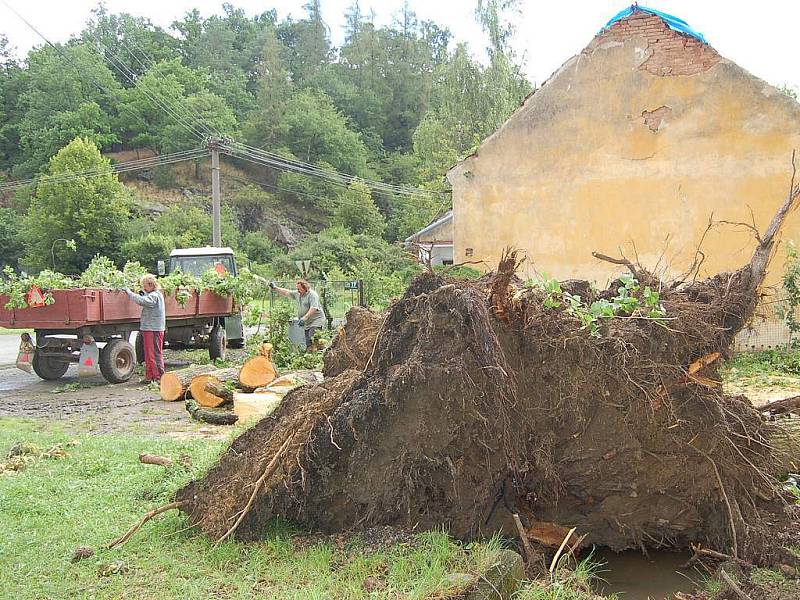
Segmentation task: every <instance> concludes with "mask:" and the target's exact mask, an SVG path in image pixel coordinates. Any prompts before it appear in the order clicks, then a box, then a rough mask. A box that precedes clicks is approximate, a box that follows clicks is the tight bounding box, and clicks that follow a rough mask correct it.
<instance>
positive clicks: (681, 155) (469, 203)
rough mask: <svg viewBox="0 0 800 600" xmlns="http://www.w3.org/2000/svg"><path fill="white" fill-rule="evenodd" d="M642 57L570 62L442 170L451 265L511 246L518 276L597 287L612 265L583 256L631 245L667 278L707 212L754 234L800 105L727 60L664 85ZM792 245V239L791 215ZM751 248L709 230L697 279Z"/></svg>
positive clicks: (749, 240)
mask: <svg viewBox="0 0 800 600" xmlns="http://www.w3.org/2000/svg"><path fill="white" fill-rule="evenodd" d="M647 56H648V53H647V43H646V42H645V41H644V40H642V39H638V38H629V39H628V40H626V41H625V42H624V43H620V42H611V43H606V44H600V45H599V46H598V47H596V48H594V49H593V50H591V51H590V50H587V51H586V52H585V53H582V54H580V55H578V56H576V57H574V58H573V59H571V60H570V61H569V62H567V63H566V64H565V65H564V66H563V67H562V69H561V70H560V71H559V72H558V73H557V74H555V75H554V76H553V77H552V78H551V79H550V80H549V81H548V82H547V83H546V84H545V85H544V86H543V87H542V88H541V89H540V90H539V91H537V92H536V93H535V94H534V95H533V96H531V97H530V98H528V100H527V101H526V103H525V104H524V105H523V106H522V107H521V108H520V109H519V110H518V111H517V112H516V113H515V114H514V115H513V116H512V118H511V119H509V121H508V122H506V124H505V125H504V126H503V127H502V128H501V129H500V130H499V131H498V132H496V133H495V134H494V135H493V136H491V137H490V138H488V139H487V140H486V141H485V142H484V143H483V144H482V146H481V147H480V148H479V150H478V152H477V154H476V155H474V156H472V157H469V158H467V159H466V160H464V161H463V162H461V163H459V164H458V165H456V166H455V167H454V168H453V169H451V171H450V173H449V174H448V178H449V180H450V182H451V184H452V186H453V209H454V214H455V218H454V232H453V235H454V246H455V248H454V250H455V257H454V258H455V262H456V263H458V262H462V261H466V260H476V259H479V260H484V261H485V264H484V268H485V269H492V268H494V267H495V266H496V264H497V260H498V257H499V255H500V253H501V251H502V249H503V248H504V247H505V246H512V247H516V248H522V249H524V250H526V251H527V254H528V258H529V260H528V263H527V266H526V267H525V269H526V273H524V275H527V276H531V275H533V274H534V272H536V271H538V272H540V273H542V272H545V273H547V274H549V275H550V276H554V277H557V278H559V279H568V278H581V279H589V280H594V281H596V282H597V283H598V284H604V283H606V281H607V280H608V279H609V277H611V276H613V275H614V274H615V273H619V269H618V268H615V267H613V266H612V265H609V264H607V263H602V262H600V261H598V260H596V259H594V258H592V256H591V253H592V251H598V252H602V253H605V254H610V255H618V254H619V252H620V249H622V251H623V252H624V253H625V254H626V256H628V257H630V258H634V246H635V254H637V255H638V258H639V261H640V262H641V263H642V264H643V265H645V266H647V267H650V268H654V267H655V266H656V265H658V267H659V269H660V270H661V269H663V270H664V275H666V276H667V277H669V276H674V275H677V274H679V273H681V272H683V271H684V270H685V269H686V268H687V267H688V265H690V264H691V263H692V260H693V259H694V256H695V249H696V248H697V245H698V243H699V240H700V237H701V235H702V233H703V231H704V230H705V229H706V225H707V224H708V221H709V218H710V217H711V215H712V214H713V216H714V219H715V220H727V221H745V222H750V221H751V213H750V208H752V214H753V216H754V218H755V223H756V225H757V226H758V227H759V229H761V230H762V231H763V229H764V228H765V227H766V225H767V223H768V222H769V219H770V218H771V217H772V215H773V214H774V212H775V210H776V208H777V207H778V206H779V205H780V203H781V202H782V201H783V200H784V198H785V197H786V194H787V192H788V188H789V180H790V176H791V161H790V158H791V153H792V149H793V148H798V149H799V150H800V105H798V104H797V102H795V101H794V100H792V99H791V98H789V97H788V96H786V95H785V94H782V93H781V92H779V91H778V90H776V89H775V88H773V87H771V86H769V85H767V84H766V83H765V82H764V81H762V80H760V79H757V78H756V77H754V76H752V75H750V74H749V73H747V72H746V71H744V70H743V69H741V68H740V67H738V66H736V65H735V64H733V63H731V62H729V61H726V60H722V61H720V62H719V63H718V64H716V65H715V66H713V67H711V69H710V70H708V71H705V72H703V73H699V74H696V75H690V76H672V77H659V76H656V75H652V74H650V73H648V72H646V71H644V70H641V69H639V65H640V64H641V63H642V62H644V61H645V60H646V59H647ZM661 106H667V107H669V108H670V109H671V112H670V113H669V114H668V115H667V116H666V118H665V120H664V122H663V124H662V127H661V128H660V129H659V131H657V132H653V131H651V130H650V129H649V127H648V126H647V125H646V124H645V122H644V119H643V118H642V112H643V111H653V110H655V109H658V108H659V107H661ZM799 161H800V159H799ZM789 239H793V240H796V241H797V242H798V243H800V219H798V217H797V215H795V216H793V217H790V219H789V222H788V223H787V227H786V229H785V230H784V233H783V240H789ZM753 247H754V239H753V237H752V234H751V233H750V232H749V231H747V230H746V229H745V228H744V227H736V226H731V225H727V226H718V227H716V228H715V229H713V230H712V231H711V232H710V233H709V234H708V235H707V237H706V240H705V242H704V244H703V247H702V250H703V252H704V253H705V255H706V259H705V262H704V263H703V267H702V269H701V276H702V275H708V274H714V273H717V272H719V271H722V270H730V269H734V268H736V267H738V266H740V265H741V264H743V263H745V262H747V261H748V260H749V257H750V253H751V252H752V249H753ZM468 248H472V249H473V251H472V256H467V253H466V250H467V249H468ZM784 256H785V253H784V252H783V250H779V252H778V255H777V257H776V259H775V260H773V264H772V268H771V272H770V275H769V276H768V281H767V283H768V284H774V283H776V282H778V281H779V279H780V271H781V265H782V263H783V257H784Z"/></svg>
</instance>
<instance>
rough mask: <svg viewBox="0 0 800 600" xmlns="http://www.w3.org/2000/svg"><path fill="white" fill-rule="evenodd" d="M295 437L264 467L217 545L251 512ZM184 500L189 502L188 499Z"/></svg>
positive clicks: (288, 438)
mask: <svg viewBox="0 0 800 600" xmlns="http://www.w3.org/2000/svg"><path fill="white" fill-rule="evenodd" d="M293 437H294V436H289V437H287V438H286V441H285V442H283V445H282V446H281V447H280V450H278V451H277V452H276V453H275V456H273V457H272V460H271V461H269V464H267V467H266V468H265V469H264V472H263V473H262V474H261V477H259V478H258V480H257V481H256V482H255V484H253V492H252V493H251V494H250V498H249V499H248V501H247V504H246V505H245V507H244V508H243V509H242V511H241V512H240V513H239V517H238V518H237V519H236V522H235V523H234V524H233V525H232V526H231V528H230V529H228V531H226V532H225V533H224V534H223V535H222V537H221V538H219V539H218V540H217V545H219V544H221V543H222V542H223V541H224V540H225V538H227V537H229V536H231V535H233V533H234V532H235V531H236V529H237V528H238V527H239V525H240V524H241V522H242V521H244V518H245V517H246V516H247V513H249V512H250V509H251V508H252V506H253V502H254V501H255V499H256V496H257V495H258V491H259V490H260V489H261V486H262V485H263V484H264V481H266V479H267V478H268V477H270V476H271V475H272V474H273V473H274V472H275V470H276V469H277V468H278V461H279V460H280V458H281V456H283V453H284V452H286V448H288V447H289V442H291V441H292V438H293ZM184 502H186V503H188V501H184ZM178 504H180V503H178Z"/></svg>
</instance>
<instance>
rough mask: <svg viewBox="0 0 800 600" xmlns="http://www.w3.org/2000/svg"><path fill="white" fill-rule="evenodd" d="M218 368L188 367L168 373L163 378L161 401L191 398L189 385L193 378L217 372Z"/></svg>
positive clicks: (205, 366) (206, 366) (204, 366)
mask: <svg viewBox="0 0 800 600" xmlns="http://www.w3.org/2000/svg"><path fill="white" fill-rule="evenodd" d="M217 370H218V369H217V368H216V367H210V366H208V365H203V366H199V367H188V368H186V369H181V370H179V371H167V372H166V373H164V374H163V375H162V376H161V385H160V390H161V399H162V400H164V401H166V402H175V401H176V400H185V399H187V398H190V397H191V395H187V394H190V392H189V385H190V384H191V383H192V378H193V377H195V376H197V375H201V374H203V373H210V372H212V371H217Z"/></svg>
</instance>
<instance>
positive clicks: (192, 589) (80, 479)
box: [0, 418, 592, 600]
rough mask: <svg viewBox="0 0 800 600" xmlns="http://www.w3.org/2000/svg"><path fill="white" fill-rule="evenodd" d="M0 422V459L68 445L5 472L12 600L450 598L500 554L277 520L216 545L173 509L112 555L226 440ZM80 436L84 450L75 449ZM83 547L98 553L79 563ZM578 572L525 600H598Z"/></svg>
mask: <svg viewBox="0 0 800 600" xmlns="http://www.w3.org/2000/svg"><path fill="white" fill-rule="evenodd" d="M0 424H1V425H2V426H0V463H3V461H4V460H6V459H5V457H6V455H7V454H8V451H9V449H10V448H11V447H12V446H13V445H14V444H15V443H16V442H26V443H29V444H34V445H35V446H37V447H38V448H40V449H43V450H44V449H47V448H50V447H52V446H53V445H55V444H63V445H64V449H65V450H66V452H67V455H66V456H63V457H49V458H48V457H44V456H39V457H35V458H34V457H33V456H34V455H32V456H31V458H30V459H29V460H30V463H29V464H28V466H27V467H26V468H24V469H23V470H21V471H18V472H8V471H7V472H6V473H5V474H3V473H2V465H1V464H0V523H2V534H0V590H2V592H1V593H0V595H1V596H2V597H5V598H14V599H16V600H25V599H34V598H35V599H39V598H70V599H76V598H123V597H124V598H137V599H139V598H153V599H155V598H158V599H168V598H180V599H186V598H203V599H205V598H256V597H262V598H263V597H268V598H336V599H339V598H365V597H369V598H429V599H432V598H447V597H450V596H451V593H452V592H457V591H458V590H457V589H452V590H451V592H450V593H449V592H448V591H447V590H448V588H452V581H453V578H452V577H451V574H452V573H464V574H467V575H469V576H470V577H471V578H472V580H473V581H475V580H477V578H478V576H479V574H480V573H482V572H484V571H485V570H486V569H487V568H488V567H489V566H490V565H491V564H492V563H493V561H494V559H495V557H496V553H497V551H498V549H499V548H500V546H501V543H500V541H499V540H498V539H493V540H490V541H487V542H484V543H474V544H470V545H466V546H465V545H461V544H458V543H456V542H454V541H453V540H451V539H450V538H449V537H448V536H447V535H446V534H444V533H441V532H439V533H436V532H434V533H421V534H418V535H415V536H414V537H413V538H411V539H412V543H410V544H406V545H402V544H401V545H398V546H394V547H391V548H389V549H386V550H382V551H377V552H374V553H371V554H369V553H365V552H364V551H363V545H362V542H360V541H359V539H358V538H350V539H349V540H347V541H346V543H345V544H344V545H341V544H340V545H339V546H337V545H336V544H334V543H332V542H330V543H311V544H308V543H306V544H299V543H297V542H298V541H299V540H301V539H302V538H300V537H298V536H297V533H296V532H293V531H292V530H291V529H290V527H289V526H287V525H286V524H281V523H275V524H273V525H272V526H271V527H270V530H269V532H268V536H267V539H266V541H264V542H260V543H248V544H244V543H239V542H226V543H223V544H222V545H221V546H220V547H216V548H215V547H214V545H213V544H212V543H211V542H210V541H209V540H208V539H206V538H205V537H203V536H201V535H197V534H194V533H193V532H192V531H191V530H186V529H185V524H184V520H183V518H182V516H181V515H180V514H179V513H177V512H174V511H173V512H172V513H167V514H165V515H163V516H161V517H160V518H157V519H156V520H153V521H150V522H149V523H147V524H146V525H145V526H144V527H143V528H142V529H141V530H140V531H139V532H138V533H137V534H136V535H135V536H134V537H133V538H132V539H131V540H130V541H129V542H128V543H127V544H126V545H125V546H122V547H121V548H117V549H115V550H105V549H103V546H104V545H105V544H106V543H108V542H109V541H110V540H112V539H113V538H115V537H117V536H118V535H120V534H122V533H123V532H124V531H125V530H127V528H128V527H129V526H131V525H132V524H133V523H135V522H136V521H137V520H138V519H139V518H140V517H141V516H143V515H144V513H146V512H147V511H149V510H151V509H153V508H154V507H156V506H159V505H161V504H164V503H166V502H169V501H170V500H171V498H172V494H173V493H174V491H175V490H176V489H177V488H178V487H179V486H181V485H182V484H183V483H185V482H186V481H188V480H189V479H190V478H192V477H194V476H197V475H199V474H201V473H202V472H203V471H204V470H205V469H207V468H208V467H209V465H210V464H211V463H212V461H213V460H214V459H215V457H216V456H217V455H218V454H219V452H221V451H222V449H223V448H224V446H225V443H224V442H217V441H207V440H191V441H172V440H168V439H153V438H144V437H142V438H139V437H134V436H120V435H79V436H77V437H75V436H73V435H68V434H67V433H64V432H62V431H60V430H58V429H56V428H54V427H53V426H51V425H50V424H47V423H46V422H43V421H29V420H22V419H10V418H7V419H2V420H0ZM72 440H75V441H77V442H78V443H77V444H75V445H68V444H69V442H71V441H72ZM140 452H148V453H151V454H160V455H164V456H169V457H171V458H173V460H176V459H178V457H179V456H180V455H187V456H188V457H190V460H191V466H190V467H189V468H187V467H184V466H178V465H176V466H173V467H170V468H167V469H165V468H162V467H159V466H153V465H141V464H140V463H139V462H138V455H139V453H140ZM34 454H35V453H34ZM80 546H89V547H91V548H93V549H95V554H94V555H93V556H91V557H89V558H86V559H84V560H81V561H79V562H75V563H72V562H71V560H70V559H71V556H72V553H73V551H74V550H75V549H76V548H78V547H80ZM577 574H578V576H577V577H576V576H575V575H574V574H573V573H572V572H569V571H566V570H565V571H564V574H563V577H564V579H565V580H564V581H562V582H560V583H558V582H557V583H558V585H556V586H552V585H544V584H538V583H529V584H528V585H527V586H526V588H525V589H524V590H522V591H521V592H519V595H518V596H517V597H518V598H519V599H521V600H524V599H526V598H527V599H536V600H547V599H555V598H560V599H563V600H580V599H582V598H587V599H588V598H591V597H592V595H591V594H589V593H588V591H587V592H586V593H584V592H583V591H578V590H581V589H582V590H588V578H589V567H588V566H587V565H581V567H580V568H578V569H577ZM567 578H568V579H569V585H565V583H566V579H567ZM467 579H469V577H468V578H467ZM462 584H463V579H462ZM565 589H567V590H569V594H567V593H565ZM572 590H575V591H572Z"/></svg>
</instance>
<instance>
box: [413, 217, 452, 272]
mask: <svg viewBox="0 0 800 600" xmlns="http://www.w3.org/2000/svg"><path fill="white" fill-rule="evenodd" d="M415 243H417V244H419V249H418V258H419V260H420V262H423V263H427V262H428V258H429V255H430V262H431V264H432V265H442V264H452V263H453V219H448V220H446V221H445V222H443V223H441V224H440V225H438V226H437V227H434V228H433V229H431V230H430V231H427V232H425V233H424V234H422V235H419V236H415Z"/></svg>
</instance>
